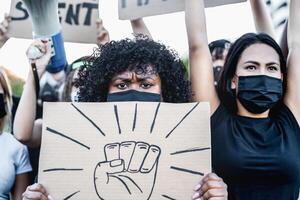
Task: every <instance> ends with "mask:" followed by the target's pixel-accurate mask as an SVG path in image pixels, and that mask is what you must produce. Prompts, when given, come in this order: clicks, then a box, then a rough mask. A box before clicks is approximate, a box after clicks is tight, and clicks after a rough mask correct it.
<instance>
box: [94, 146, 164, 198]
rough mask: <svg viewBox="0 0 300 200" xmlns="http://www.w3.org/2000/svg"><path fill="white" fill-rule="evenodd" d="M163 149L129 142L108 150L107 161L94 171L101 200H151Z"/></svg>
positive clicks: (105, 151)
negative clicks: (120, 199)
mask: <svg viewBox="0 0 300 200" xmlns="http://www.w3.org/2000/svg"><path fill="white" fill-rule="evenodd" d="M160 152H161V150H160V148H159V147H158V146H155V145H149V144H147V143H144V142H133V141H126V142H122V143H112V144H107V145H105V147H104V153H105V158H106V161H102V162H99V163H98V164H97V166H96V167H95V171H94V186H95V190H96V193H97V195H98V197H99V198H100V199H103V200H111V199H119V198H120V197H122V199H149V198H150V196H151V194H152V191H153V188H154V185H155V179H156V172H157V167H158V160H159V156H160Z"/></svg>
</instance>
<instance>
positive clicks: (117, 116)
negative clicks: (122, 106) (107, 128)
mask: <svg viewBox="0 0 300 200" xmlns="http://www.w3.org/2000/svg"><path fill="white" fill-rule="evenodd" d="M114 111H115V116H116V121H117V124H118V130H119V134H121V133H122V131H121V127H120V121H119V114H118V106H117V105H114Z"/></svg>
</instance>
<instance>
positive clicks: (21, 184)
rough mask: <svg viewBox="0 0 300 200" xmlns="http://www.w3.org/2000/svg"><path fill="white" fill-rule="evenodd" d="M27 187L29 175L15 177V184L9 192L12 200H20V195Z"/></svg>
mask: <svg viewBox="0 0 300 200" xmlns="http://www.w3.org/2000/svg"><path fill="white" fill-rule="evenodd" d="M28 185H29V173H23V174H18V175H16V179H15V183H14V186H13V188H12V191H11V197H12V200H20V199H22V194H23V192H25V190H26V188H27V186H28Z"/></svg>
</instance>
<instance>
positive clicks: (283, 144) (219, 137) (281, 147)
mask: <svg viewBox="0 0 300 200" xmlns="http://www.w3.org/2000/svg"><path fill="white" fill-rule="evenodd" d="M211 130H212V165H213V166H212V167H213V170H214V172H215V173H216V174H217V175H218V176H220V177H222V178H223V180H224V182H225V183H226V184H227V186H228V194H229V199H230V200H231V199H233V200H236V199H237V200H248V199H251V200H260V199H262V200H274V199H276V200H296V199H297V198H298V195H299V187H300V127H299V124H298V123H297V121H296V119H295V118H294V116H293V114H292V112H291V111H290V110H289V109H288V107H286V106H284V105H283V106H282V107H281V109H280V111H279V113H278V114H277V115H276V116H275V117H272V118H271V117H268V118H260V119H255V118H249V117H242V116H238V115H233V114H231V113H230V112H228V110H227V109H226V108H225V107H224V106H223V105H220V106H219V108H218V109H217V110H216V112H215V113H214V114H213V116H212V117H211Z"/></svg>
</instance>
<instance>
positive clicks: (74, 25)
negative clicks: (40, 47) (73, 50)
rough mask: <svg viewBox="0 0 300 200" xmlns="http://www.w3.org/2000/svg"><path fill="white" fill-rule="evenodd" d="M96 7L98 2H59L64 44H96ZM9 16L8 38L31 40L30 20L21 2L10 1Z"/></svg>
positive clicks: (70, 0) (61, 0)
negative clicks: (10, 20) (10, 17)
mask: <svg viewBox="0 0 300 200" xmlns="http://www.w3.org/2000/svg"><path fill="white" fill-rule="evenodd" d="M98 5H99V0H59V3H58V12H59V18H60V22H61V25H62V30H63V36H64V40H65V41H66V42H82V43H95V42H96V36H97V30H96V20H97V19H98V18H99V12H98ZM10 16H12V22H11V23H10V27H9V36H10V37H16V38H27V39H31V38H32V24H31V20H30V17H29V14H28V12H27V10H26V7H25V4H24V3H23V2H22V1H21V0H12V1H11V9H10Z"/></svg>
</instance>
